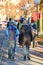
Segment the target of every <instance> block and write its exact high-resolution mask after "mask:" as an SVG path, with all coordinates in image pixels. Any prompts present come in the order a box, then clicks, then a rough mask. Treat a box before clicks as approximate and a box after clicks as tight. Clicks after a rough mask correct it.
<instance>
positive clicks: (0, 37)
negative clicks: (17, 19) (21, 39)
mask: <svg viewBox="0 0 43 65" xmlns="http://www.w3.org/2000/svg"><path fill="white" fill-rule="evenodd" d="M4 33H5V31H1V30H0V65H43V45H38V46H37V47H35V48H32V47H30V51H29V52H30V58H31V60H28V59H27V60H26V61H24V60H23V48H20V46H19V45H17V46H16V53H15V58H16V59H15V60H14V61H11V60H9V59H8V41H7V40H6V39H5V34H4Z"/></svg>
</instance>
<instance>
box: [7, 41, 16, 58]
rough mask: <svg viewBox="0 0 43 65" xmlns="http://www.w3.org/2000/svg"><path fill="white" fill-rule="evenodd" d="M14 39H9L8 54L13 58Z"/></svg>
mask: <svg viewBox="0 0 43 65" xmlns="http://www.w3.org/2000/svg"><path fill="white" fill-rule="evenodd" d="M15 48H16V41H14V40H13V41H11V40H10V41H9V49H8V56H9V57H11V58H14V56H15Z"/></svg>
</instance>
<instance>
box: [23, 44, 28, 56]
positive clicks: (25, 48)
mask: <svg viewBox="0 0 43 65" xmlns="http://www.w3.org/2000/svg"><path fill="white" fill-rule="evenodd" d="M24 56H27V57H29V45H25V46H24Z"/></svg>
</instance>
